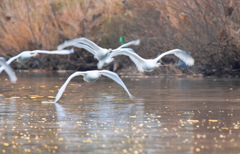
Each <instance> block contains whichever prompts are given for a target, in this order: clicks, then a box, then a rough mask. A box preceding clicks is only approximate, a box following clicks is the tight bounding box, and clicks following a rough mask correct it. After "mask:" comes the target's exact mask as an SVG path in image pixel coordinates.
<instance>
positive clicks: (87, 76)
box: [42, 70, 134, 103]
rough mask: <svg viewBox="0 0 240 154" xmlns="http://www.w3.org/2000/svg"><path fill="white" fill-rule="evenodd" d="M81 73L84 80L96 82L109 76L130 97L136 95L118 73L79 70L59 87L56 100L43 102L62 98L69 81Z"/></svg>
mask: <svg viewBox="0 0 240 154" xmlns="http://www.w3.org/2000/svg"><path fill="white" fill-rule="evenodd" d="M79 75H82V76H83V80H84V81H86V82H95V81H97V80H98V79H99V78H100V77H101V75H104V76H107V77H109V78H110V79H112V80H114V81H115V82H117V83H118V84H119V85H120V86H122V87H123V89H124V90H125V91H126V92H127V93H128V95H129V97H130V98H131V99H134V96H133V95H132V94H131V93H130V92H129V91H128V89H127V87H126V86H125V84H124V83H123V81H122V80H121V78H120V77H119V76H118V75H117V74H116V73H114V72H111V71H108V70H101V71H97V70H93V71H86V72H80V71H79V72H75V73H73V74H72V75H70V76H69V77H68V79H67V80H66V81H65V83H64V84H63V85H62V87H61V88H60V89H59V91H58V93H57V95H56V98H55V100H54V102H42V103H56V102H57V101H58V100H59V99H60V98H61V96H62V94H63V92H64V90H65V89H66V87H67V85H68V83H69V82H70V80H71V79H72V78H74V77H76V76H79Z"/></svg>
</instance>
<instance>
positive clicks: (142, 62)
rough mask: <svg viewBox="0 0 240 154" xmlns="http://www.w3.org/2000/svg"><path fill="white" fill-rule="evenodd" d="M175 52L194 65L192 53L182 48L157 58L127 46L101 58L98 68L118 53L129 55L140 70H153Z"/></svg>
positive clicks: (185, 61)
mask: <svg viewBox="0 0 240 154" xmlns="http://www.w3.org/2000/svg"><path fill="white" fill-rule="evenodd" d="M170 54H174V55H175V56H177V57H178V58H179V59H180V60H182V62H184V63H185V64H186V65H188V66H192V65H194V59H193V58H192V56H191V55H190V54H188V53H187V52H186V51H183V50H181V49H173V50H170V51H167V52H164V53H162V54H160V55H159V56H158V57H156V58H155V59H144V58H142V57H140V56H139V55H138V54H137V53H135V52H134V51H133V50H132V49H130V48H125V49H118V50H116V51H115V52H111V53H110V54H108V55H107V56H106V57H105V58H104V59H103V60H101V61H100V62H99V63H100V65H98V66H99V67H98V68H102V66H105V63H106V64H108V63H109V62H111V61H112V57H114V56H117V55H126V56H128V57H129V58H130V59H131V60H132V61H133V62H134V63H135V65H136V66H137V68H138V70H139V71H140V72H151V71H153V70H154V69H156V68H158V67H160V66H161V64H160V63H158V61H159V60H160V59H161V58H162V57H163V56H166V55H170Z"/></svg>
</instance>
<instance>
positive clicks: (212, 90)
mask: <svg viewBox="0 0 240 154" xmlns="http://www.w3.org/2000/svg"><path fill="white" fill-rule="evenodd" d="M70 74H71V73H69V72H66V73H56V72H48V73H46V72H45V73H43V72H31V73H26V72H23V73H20V72H18V73H17V76H18V81H17V83H16V84H11V83H10V82H9V81H7V80H6V79H5V78H6V76H4V75H2V74H1V76H0V80H1V85H0V87H1V88H0V118H1V119H0V123H1V125H0V130H1V131H0V134H1V137H0V147H1V148H0V150H1V151H0V153H111V154H112V153H131V154H140V153H184V154H187V153H228V154H229V153H237V152H239V151H240V131H239V128H240V96H239V91H240V89H239V87H240V79H215V78H193V77H176V76H175V77H174V76H167V77H164V76H162V77H158V78H156V77H147V78H143V77H131V78H128V77H126V76H122V79H123V81H124V83H125V84H126V86H127V87H128V89H129V91H130V92H131V93H132V94H133V95H134V96H135V97H136V99H135V100H130V99H129V97H128V95H127V93H126V92H125V91H124V90H123V89H122V87H120V86H119V85H118V84H117V83H115V82H114V81H112V80H110V79H108V78H105V77H102V78H100V79H99V80H98V81H96V82H94V83H86V82H84V81H83V80H82V77H76V78H74V79H73V80H72V81H71V82H70V84H69V85H68V86H67V88H66V90H65V92H64V94H63V96H62V97H61V99H60V100H59V101H58V103H57V104H42V103H41V102H42V101H53V100H54V97H55V96H56V94H57V92H58V89H59V88H60V87H61V86H62V84H63V83H64V82H65V80H66V79H67V77H68V76H69V75H70Z"/></svg>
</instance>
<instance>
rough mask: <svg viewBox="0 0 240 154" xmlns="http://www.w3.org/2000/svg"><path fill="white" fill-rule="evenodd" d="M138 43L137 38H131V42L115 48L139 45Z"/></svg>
mask: <svg viewBox="0 0 240 154" xmlns="http://www.w3.org/2000/svg"><path fill="white" fill-rule="evenodd" d="M139 44H140V40H139V39H137V40H133V41H131V42H128V43H125V44H123V45H121V46H120V47H118V48H117V49H121V48H125V47H128V46H130V45H139Z"/></svg>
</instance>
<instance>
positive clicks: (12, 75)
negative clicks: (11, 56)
mask: <svg viewBox="0 0 240 154" xmlns="http://www.w3.org/2000/svg"><path fill="white" fill-rule="evenodd" d="M0 65H1V68H2V69H3V70H5V71H6V73H7V75H8V77H9V79H10V81H11V82H12V83H16V81H17V77H16V75H15V72H14V70H13V69H12V67H11V66H10V65H8V64H7V63H6V60H5V59H4V58H3V57H0Z"/></svg>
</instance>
